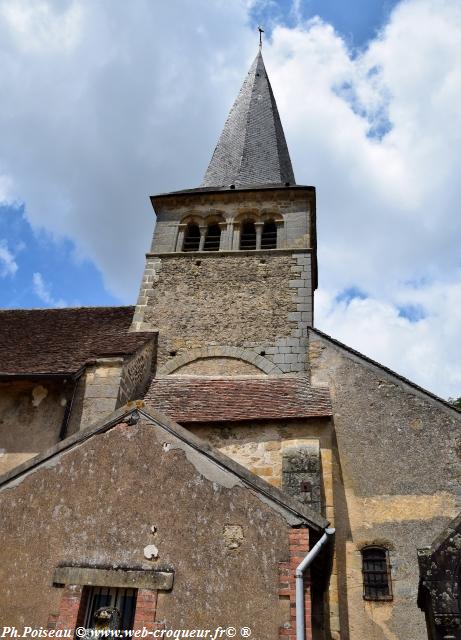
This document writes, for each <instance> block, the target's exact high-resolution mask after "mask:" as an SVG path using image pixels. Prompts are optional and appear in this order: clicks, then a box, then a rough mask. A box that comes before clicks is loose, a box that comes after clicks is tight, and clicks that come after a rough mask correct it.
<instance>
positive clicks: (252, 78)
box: [202, 52, 295, 188]
mask: <svg viewBox="0 0 461 640" xmlns="http://www.w3.org/2000/svg"><path fill="white" fill-rule="evenodd" d="M287 182H288V183H290V184H295V177H294V174H293V169H292V166H291V160H290V155H289V153H288V147H287V143H286V140H285V135H284V133H283V128H282V123H281V121H280V116H279V113H278V110H277V105H276V102H275V98H274V94H273V93H272V88H271V85H270V82H269V78H268V76H267V72H266V69H265V66H264V61H263V58H262V55H261V52H259V53H258V55H257V56H256V58H255V60H254V62H253V64H252V65H251V68H250V70H249V72H248V76H247V77H246V79H245V81H244V83H243V85H242V88H241V89H240V93H239V94H238V96H237V99H236V101H235V102H234V106H233V107H232V109H231V110H230V113H229V116H228V118H227V121H226V124H225V125H224V129H223V132H222V134H221V137H220V138H219V141H218V144H217V146H216V149H215V151H214V153H213V157H212V158H211V162H210V164H209V166H208V169H207V171H206V173H205V177H204V179H203V184H202V187H220V186H230V185H235V186H236V187H237V188H238V187H243V186H246V185H265V184H285V183H287Z"/></svg>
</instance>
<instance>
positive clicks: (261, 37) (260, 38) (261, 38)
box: [258, 27, 264, 49]
mask: <svg viewBox="0 0 461 640" xmlns="http://www.w3.org/2000/svg"><path fill="white" fill-rule="evenodd" d="M258 31H259V48H260V49H262V46H263V33H264V29H263V28H262V27H258Z"/></svg>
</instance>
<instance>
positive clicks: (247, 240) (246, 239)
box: [240, 221, 256, 250]
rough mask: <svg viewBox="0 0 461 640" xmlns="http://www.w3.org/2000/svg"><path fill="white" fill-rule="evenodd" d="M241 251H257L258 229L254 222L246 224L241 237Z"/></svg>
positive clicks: (243, 226)
mask: <svg viewBox="0 0 461 640" xmlns="http://www.w3.org/2000/svg"><path fill="white" fill-rule="evenodd" d="M240 249H246V250H253V249H256V227H255V223H254V222H250V221H248V222H244V223H243V225H242V232H241V235H240Z"/></svg>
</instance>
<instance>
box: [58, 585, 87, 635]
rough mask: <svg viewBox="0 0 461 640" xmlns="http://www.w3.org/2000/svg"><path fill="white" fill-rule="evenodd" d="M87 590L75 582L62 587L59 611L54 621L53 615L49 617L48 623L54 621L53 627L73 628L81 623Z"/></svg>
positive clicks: (60, 628) (61, 628)
mask: <svg viewBox="0 0 461 640" xmlns="http://www.w3.org/2000/svg"><path fill="white" fill-rule="evenodd" d="M86 595H87V592H86V590H85V588H84V587H82V586H81V585H76V584H68V585H66V586H65V587H64V589H63V594H62V596H61V602H60V604H59V613H58V616H57V618H56V620H55V621H53V619H52V618H53V616H50V618H49V624H50V622H51V623H54V624H55V627H54V628H55V629H57V630H58V629H59V630H64V629H71V630H72V631H74V630H75V628H76V627H78V626H80V625H83V623H84V619H83V618H84V616H85V608H86V600H87V598H86V597H85V596H86Z"/></svg>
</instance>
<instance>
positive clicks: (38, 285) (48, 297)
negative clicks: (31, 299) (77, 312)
mask: <svg viewBox="0 0 461 640" xmlns="http://www.w3.org/2000/svg"><path fill="white" fill-rule="evenodd" d="M32 285H33V288H34V293H35V295H36V296H37V297H38V298H39V299H40V300H41V301H42V302H44V303H45V304H46V305H47V306H48V307H66V306H68V305H67V303H66V301H65V300H63V299H62V298H54V296H53V295H52V293H51V285H50V284H49V283H48V282H45V280H44V279H43V276H42V274H41V273H38V272H37V273H34V274H33V276H32Z"/></svg>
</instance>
